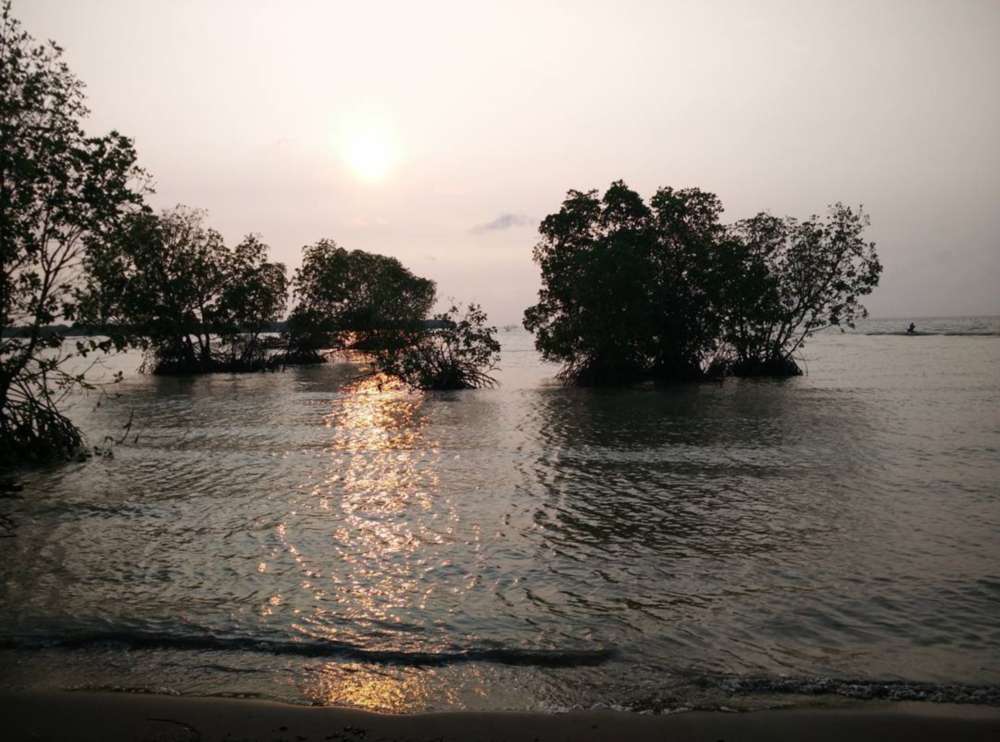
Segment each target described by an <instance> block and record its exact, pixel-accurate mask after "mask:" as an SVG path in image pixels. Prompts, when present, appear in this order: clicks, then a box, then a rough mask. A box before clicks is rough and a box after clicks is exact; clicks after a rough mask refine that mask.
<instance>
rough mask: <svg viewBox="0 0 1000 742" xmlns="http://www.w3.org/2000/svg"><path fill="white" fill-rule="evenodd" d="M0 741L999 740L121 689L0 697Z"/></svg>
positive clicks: (904, 729) (877, 713)
mask: <svg viewBox="0 0 1000 742" xmlns="http://www.w3.org/2000/svg"><path fill="white" fill-rule="evenodd" d="M0 739H3V740H10V741H11V742H21V740H25V741H27V740H95V742H96V741H98V740H100V741H101V742H117V741H118V740H136V741H148V742H153V741H154V740H155V741H156V742H181V741H183V742H193V741H194V740H199V741H203V742H210V741H211V742H214V741H215V740H218V741H219V742H239V741H240V740H255V741H256V740H268V741H271V740H274V741H277V740H282V741H283V742H307V741H309V742H313V741H317V740H326V741H329V742H379V741H381V742H390V741H392V742H396V741H401V740H408V741H412V742H453V741H454V742H476V741H482V742H485V741H486V740H496V741H497V742H500V740H518V741H521V740H524V741H525V742H556V741H559V742H570V741H573V742H576V741H578V740H580V741H589V740H608V741H609V742H610V741H611V740H614V741H615V742H617V741H618V740H628V741H629V742H631V741H633V740H635V741H636V742H639V741H642V740H657V742H670V741H671V740H699V741H701V740H704V741H706V742H717V741H718V740H725V742H738V741H743V740H848V742H861V741H862V740H900V741H902V740H906V741H907V742H913V741H914V740H930V739H934V740H990V741H991V742H995V741H996V740H1000V708H989V707H982V706H951V705H935V704H919V703H899V704H871V703H869V704H865V705H859V706H851V707H847V708H838V709H818V708H817V709H795V710H783V711H756V712H753V713H744V714H727V713H718V712H689V713H681V714H674V715H670V716H642V715H638V714H627V713H615V712H586V713H572V714H515V713H486V714H482V713H471V712H470V713H447V714H420V715H414V716H386V715H381V714H371V713H366V712H362V711H351V710H347V709H337V708H308V707H300V706H287V705H283V704H278V703H269V702H263V701H244V700H230V699H215V698H174V697H169V696H152V695H130V694H124V693H59V692H44V693H42V692H32V693H23V694H5V695H0Z"/></svg>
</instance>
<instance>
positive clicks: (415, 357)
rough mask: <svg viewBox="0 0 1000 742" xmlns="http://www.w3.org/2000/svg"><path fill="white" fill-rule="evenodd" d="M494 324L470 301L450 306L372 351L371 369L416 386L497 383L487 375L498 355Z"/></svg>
mask: <svg viewBox="0 0 1000 742" xmlns="http://www.w3.org/2000/svg"><path fill="white" fill-rule="evenodd" d="M496 331H497V328H496V327H492V326H489V325H487V318H486V313H485V312H484V311H483V310H482V308H481V307H479V305H477V304H469V305H468V307H467V308H466V310H465V313H464V314H462V315H459V308H458V307H457V306H452V307H451V308H450V309H449V310H448V311H447V312H445V313H443V314H437V315H435V316H434V317H433V320H432V322H431V323H428V325H427V326H426V327H424V328H422V329H415V330H410V331H404V332H401V333H399V334H397V335H396V336H395V340H394V341H393V342H391V343H387V344H383V345H381V346H380V347H377V348H374V349H373V350H372V351H371V355H372V360H373V363H374V366H375V368H376V369H377V370H378V371H381V372H382V373H385V374H388V375H390V376H395V377H396V378H398V379H401V380H402V381H403V382H405V383H406V384H409V385H410V386H412V387H415V388H418V389H478V388H482V387H489V386H493V385H495V384H496V379H494V378H493V377H492V376H490V373H489V372H490V371H492V370H494V369H495V368H496V366H497V363H498V362H499V360H500V343H499V342H498V341H497V339H496V338H495V337H494V336H495V335H496Z"/></svg>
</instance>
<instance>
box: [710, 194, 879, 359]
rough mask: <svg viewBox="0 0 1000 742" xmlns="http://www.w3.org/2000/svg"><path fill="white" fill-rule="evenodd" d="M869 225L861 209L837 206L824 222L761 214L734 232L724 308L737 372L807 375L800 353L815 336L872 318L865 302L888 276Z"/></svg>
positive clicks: (727, 245) (726, 252) (726, 334)
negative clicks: (866, 234) (866, 236)
mask: <svg viewBox="0 0 1000 742" xmlns="http://www.w3.org/2000/svg"><path fill="white" fill-rule="evenodd" d="M868 224H869V220H868V217H867V215H866V214H865V213H864V212H863V211H862V210H861V209H858V210H857V211H855V210H853V209H851V208H850V207H847V206H845V205H843V204H840V203H838V204H836V205H834V206H832V207H831V208H830V211H829V213H828V214H827V216H826V217H825V218H823V217H819V216H813V217H811V218H810V219H807V220H805V221H801V222H800V221H797V220H795V219H792V218H786V219H779V218H776V217H773V216H770V215H768V214H758V215H757V216H755V217H753V218H751V219H746V220H744V221H741V222H737V223H736V224H735V225H733V226H732V227H731V228H730V229H729V233H728V239H727V240H726V241H725V245H724V248H723V249H722V253H723V255H724V257H723V258H722V260H723V262H724V264H725V268H724V271H723V272H724V276H725V282H724V289H723V292H724V295H723V300H722V304H723V306H724V307H725V315H726V318H725V322H724V341H725V343H726V345H727V350H728V351H729V353H730V358H729V359H728V364H729V366H730V370H731V371H732V372H733V373H735V374H736V375H739V376H758V375H767V376H775V375H777V376H783V375H794V374H798V373H801V371H800V369H799V366H798V364H797V363H796V362H795V358H794V354H795V353H796V351H798V350H799V349H800V348H801V347H802V345H803V343H804V342H805V340H806V338H808V337H809V335H811V334H812V333H814V332H816V331H818V330H821V329H824V328H826V327H836V326H840V325H846V326H848V327H854V323H855V320H857V319H858V318H859V317H867V316H868V312H867V310H866V309H865V308H864V306H862V304H861V302H860V298H861V297H862V296H866V295H867V294H870V293H871V292H872V290H873V289H874V288H875V286H877V285H878V280H879V275H880V274H881V272H882V265H881V263H880V262H879V260H878V256H877V254H876V252H875V243H873V242H867V241H866V240H865V239H864V236H863V233H864V230H865V228H866V227H867V226H868Z"/></svg>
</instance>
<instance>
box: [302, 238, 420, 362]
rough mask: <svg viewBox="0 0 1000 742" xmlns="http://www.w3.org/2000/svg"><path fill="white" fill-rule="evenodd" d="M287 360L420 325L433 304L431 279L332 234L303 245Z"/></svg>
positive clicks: (369, 343)
mask: <svg viewBox="0 0 1000 742" xmlns="http://www.w3.org/2000/svg"><path fill="white" fill-rule="evenodd" d="M292 283H293V287H294V291H295V297H296V300H297V304H296V306H295V308H294V309H293V310H292V313H291V315H290V316H289V319H288V331H289V354H288V355H289V360H290V361H292V362H296V361H298V362H302V361H305V362H310V361H317V360H322V359H321V356H320V355H319V353H320V351H321V350H323V349H326V348H332V349H342V348H347V347H355V348H361V349H365V348H370V347H376V346H377V345H378V344H379V343H381V342H385V341H386V336H390V337H391V336H392V335H393V334H396V333H399V332H400V331H404V330H409V329H413V328H414V327H416V326H418V325H419V324H420V323H421V322H422V320H423V319H424V318H425V317H426V316H427V314H428V313H429V312H430V310H431V307H432V306H433V305H434V296H435V286H434V282H433V281H431V280H428V279H426V278H420V277H419V276H416V275H414V274H413V273H411V272H410V271H409V270H408V269H407V268H405V267H404V266H403V265H402V263H400V262H399V261H398V260H396V259H395V258H391V257H388V256H385V255H375V254H372V253H367V252H364V251H362V250H351V251H348V250H345V249H344V248H342V247H339V246H338V245H337V243H336V242H334V241H333V240H326V239H324V240H320V241H319V242H317V243H316V244H314V245H307V246H305V247H304V248H303V257H302V267H301V268H299V269H298V270H297V271H296V272H295V277H294V279H293V281H292Z"/></svg>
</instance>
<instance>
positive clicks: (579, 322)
mask: <svg viewBox="0 0 1000 742" xmlns="http://www.w3.org/2000/svg"><path fill="white" fill-rule="evenodd" d="M720 212H721V206H720V205H719V204H718V199H716V198H715V196H713V195H712V194H708V193H704V192H702V191H700V190H698V189H687V190H682V191H674V190H672V189H669V188H666V189H661V190H660V191H658V192H657V193H656V195H655V196H654V197H653V199H652V201H651V203H650V205H649V206H647V205H646V204H645V203H644V202H643V200H642V198H641V197H640V196H639V195H638V194H637V193H635V192H634V191H632V190H630V189H629V188H628V187H627V186H626V185H625V184H624V183H623V182H621V181H617V182H615V183H612V184H611V187H610V188H609V189H608V190H607V192H606V193H605V194H604V196H603V197H602V198H600V199H599V198H598V196H597V192H596V191H588V192H586V193H584V192H580V191H570V192H569V195H568V196H567V198H566V200H565V201H564V202H563V205H562V208H561V209H560V211H559V212H558V213H556V214H552V215H549V216H547V217H546V218H545V219H544V220H543V221H542V224H541V227H540V228H539V231H540V233H541V237H542V239H541V241H540V242H539V243H538V245H536V247H535V252H534V257H535V261H536V262H537V263H538V264H539V265H540V267H541V269H542V288H541V291H540V292H539V301H538V303H537V304H535V305H534V306H532V307H529V308H528V309H527V310H526V311H525V315H524V317H525V319H524V325H525V327H526V328H527V329H528V330H529V331H531V332H533V333H535V336H536V338H535V344H536V347H537V348H538V350H539V351H540V352H541V353H542V356H543V357H544V358H545V359H547V360H551V361H556V362H560V363H562V364H563V371H562V375H563V376H564V378H567V379H570V380H573V381H576V382H579V383H588V384H614V383H625V382H630V381H637V380H640V379H644V378H649V377H652V376H659V377H666V378H688V377H691V376H696V375H698V374H699V373H700V369H701V367H702V364H703V362H704V359H705V357H706V355H707V354H709V353H710V352H711V351H712V350H713V348H714V345H715V332H714V331H715V325H716V320H715V314H714V310H713V306H712V303H711V299H710V296H709V295H708V292H707V288H706V285H707V284H708V283H709V282H710V278H711V275H712V266H711V257H712V253H711V249H710V248H711V246H712V244H713V243H714V241H715V240H716V238H717V235H718V233H719V232H720V231H721V227H720V225H719V223H718V215H719V213H720ZM706 248H709V249H706Z"/></svg>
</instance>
